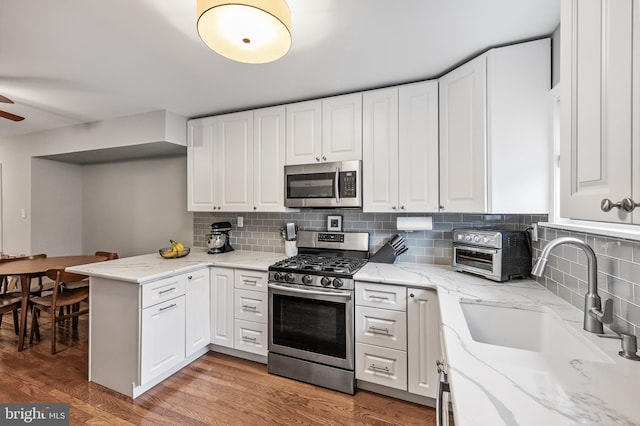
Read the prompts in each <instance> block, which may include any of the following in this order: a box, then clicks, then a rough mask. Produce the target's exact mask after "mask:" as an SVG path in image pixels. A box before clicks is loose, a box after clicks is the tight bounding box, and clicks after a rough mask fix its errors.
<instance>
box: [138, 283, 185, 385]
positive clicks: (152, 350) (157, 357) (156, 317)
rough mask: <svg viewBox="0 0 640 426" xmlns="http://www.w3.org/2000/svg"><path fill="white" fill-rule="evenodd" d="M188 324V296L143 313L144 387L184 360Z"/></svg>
mask: <svg viewBox="0 0 640 426" xmlns="http://www.w3.org/2000/svg"><path fill="white" fill-rule="evenodd" d="M184 321H185V301H184V296H180V297H176V298H175V299H171V300H168V301H166V302H163V303H159V304H157V305H153V306H151V307H149V308H146V309H143V310H142V326H141V331H140V335H141V348H140V351H141V354H140V383H141V384H145V383H148V382H149V381H150V380H152V379H154V378H155V377H157V376H159V375H160V374H162V373H164V372H166V371H169V370H170V369H171V368H173V367H175V366H176V365H178V364H179V363H180V362H182V361H183V360H184V357H185V350H184V346H185V345H184V343H185V328H184V327H185V322H184Z"/></svg>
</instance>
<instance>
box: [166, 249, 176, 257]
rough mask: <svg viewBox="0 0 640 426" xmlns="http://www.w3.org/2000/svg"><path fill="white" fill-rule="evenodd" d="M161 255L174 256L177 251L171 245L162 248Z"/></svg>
mask: <svg viewBox="0 0 640 426" xmlns="http://www.w3.org/2000/svg"><path fill="white" fill-rule="evenodd" d="M162 255H163V256H164V257H176V256H177V255H178V252H177V250H176V249H175V248H174V247H172V248H170V249H166V250H164V251H163V252H162Z"/></svg>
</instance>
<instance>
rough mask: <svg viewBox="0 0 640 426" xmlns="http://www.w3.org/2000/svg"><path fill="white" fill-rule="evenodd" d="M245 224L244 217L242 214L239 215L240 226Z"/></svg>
mask: <svg viewBox="0 0 640 426" xmlns="http://www.w3.org/2000/svg"><path fill="white" fill-rule="evenodd" d="M243 226H244V218H243V217H242V216H238V228H242V227H243Z"/></svg>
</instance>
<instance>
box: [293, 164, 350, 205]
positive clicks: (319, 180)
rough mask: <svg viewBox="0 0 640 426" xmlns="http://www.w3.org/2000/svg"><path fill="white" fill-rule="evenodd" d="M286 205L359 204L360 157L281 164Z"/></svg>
mask: <svg viewBox="0 0 640 426" xmlns="http://www.w3.org/2000/svg"><path fill="white" fill-rule="evenodd" d="M284 178H285V179H284V205H285V206H286V207H317V208H323V207H324V208H326V207H352V208H353V207H362V182H361V180H362V161H359V160H356V161H342V162H332V163H314V164H303V165H294V166H284Z"/></svg>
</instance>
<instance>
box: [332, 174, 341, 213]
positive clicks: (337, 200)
mask: <svg viewBox="0 0 640 426" xmlns="http://www.w3.org/2000/svg"><path fill="white" fill-rule="evenodd" d="M339 180H340V167H339V166H338V167H336V178H335V179H334V181H333V189H334V191H335V193H336V203H338V204H340V185H339V182H338V181H339Z"/></svg>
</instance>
